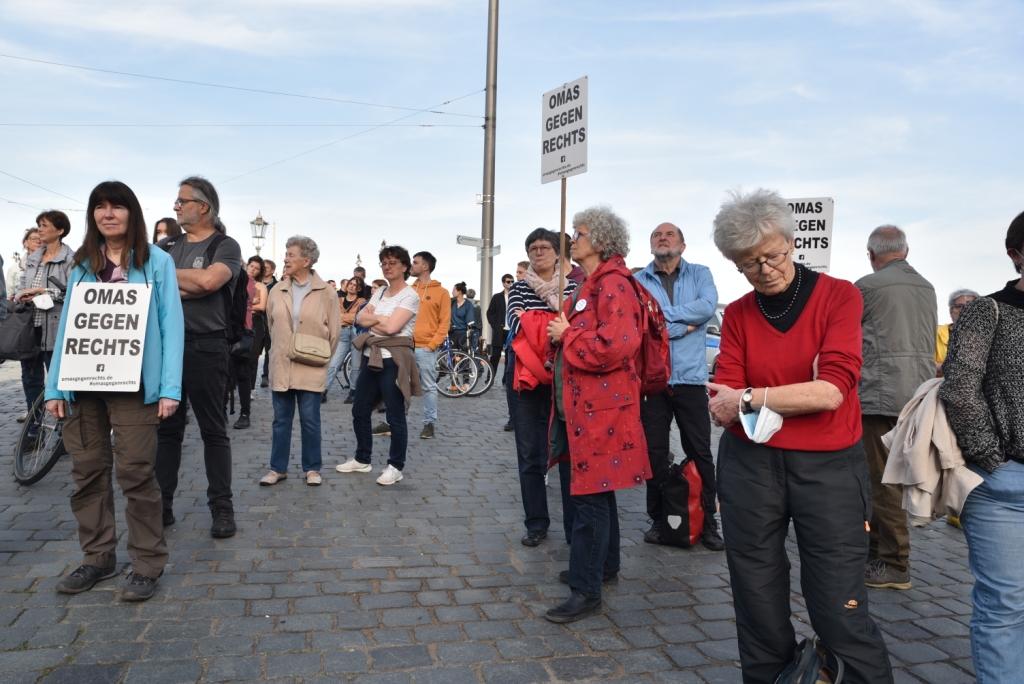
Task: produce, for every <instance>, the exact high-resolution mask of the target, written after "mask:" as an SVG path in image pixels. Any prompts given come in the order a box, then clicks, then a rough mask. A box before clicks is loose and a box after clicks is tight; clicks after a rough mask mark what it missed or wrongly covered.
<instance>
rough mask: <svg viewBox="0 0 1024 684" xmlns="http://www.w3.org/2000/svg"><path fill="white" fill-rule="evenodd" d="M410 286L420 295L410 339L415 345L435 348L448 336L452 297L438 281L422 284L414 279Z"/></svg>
mask: <svg viewBox="0 0 1024 684" xmlns="http://www.w3.org/2000/svg"><path fill="white" fill-rule="evenodd" d="M412 288H413V289H414V290H416V294H418V295H419V296H420V310H419V312H418V313H417V314H416V327H415V328H413V331H412V341H413V344H415V345H416V346H417V347H427V348H429V349H437V348H438V347H440V346H441V343H442V342H444V338H446V337H448V328H449V326H450V325H451V320H452V298H451V296H449V294H448V291H447V290H446V289H444V287H443V286H442V285H441V283H440V281H437V280H431V281H430V283H429V284H427V285H424V284H423V283H421V282H420V281H418V280H416V281H413V283H412Z"/></svg>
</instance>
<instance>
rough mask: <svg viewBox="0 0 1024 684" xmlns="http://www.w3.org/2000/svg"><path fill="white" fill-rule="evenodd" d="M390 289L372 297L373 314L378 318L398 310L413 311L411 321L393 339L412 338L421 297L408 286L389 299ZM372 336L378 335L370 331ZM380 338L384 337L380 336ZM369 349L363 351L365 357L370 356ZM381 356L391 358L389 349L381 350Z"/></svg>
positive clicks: (382, 290)
mask: <svg viewBox="0 0 1024 684" xmlns="http://www.w3.org/2000/svg"><path fill="white" fill-rule="evenodd" d="M389 289H390V288H384V287H382V288H381V289H379V290H377V294H375V295H373V296H372V297H370V302H369V304H368V305H367V306H369V305H370V304H372V305H373V307H374V310H373V312H374V313H375V314H377V315H378V316H390V315H391V314H393V313H394V312H395V311H396V310H397V309H400V308H401V309H408V310H409V311H412V317H411V318H410V319H409V321H408V322H407V323H406V324H405V325H403V326H402V329H401V330H399V331H398V332H397V333H395V334H394V335H392V337H412V331H413V328H415V327H416V313H417V312H418V311H419V310H420V296H419V295H418V294H416V290H415V289H413V288H411V287H409V286H408V285H406V286H405V287H404V288H402V291H401V292H399V293H398V294H396V295H395V296H394V297H388V296H387V294H388V290H389ZM370 334H371V335H377V333H375V332H373V331H370ZM378 337H384V336H383V335H378ZM369 355H370V349H369V347H367V348H365V349H363V356H369ZM380 355H381V356H383V357H384V358H385V359H390V358H391V352H390V351H388V350H387V349H383V348H382V349H381V350H380Z"/></svg>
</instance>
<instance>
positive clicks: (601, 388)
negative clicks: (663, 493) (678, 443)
mask: <svg viewBox="0 0 1024 684" xmlns="http://www.w3.org/2000/svg"><path fill="white" fill-rule="evenodd" d="M629 277H630V272H629V269H628V268H626V262H625V261H624V260H623V258H622V257H621V256H618V255H616V256H614V257H612V258H611V259H609V260H608V261H606V262H604V263H602V264H601V265H600V266H599V267H598V268H597V270H595V271H594V272H593V273H592V274H591V275H590V277H589V278H588V279H587V280H585V281H584V282H583V283H582V284H581V285H580V287H579V290H578V293H579V294H578V297H577V299H576V305H575V306H573V304H572V300H571V299H567V300H566V302H565V309H564V310H565V314H566V317H567V318H568V319H569V326H570V327H569V328H568V329H567V330H566V331H565V333H564V334H563V335H562V339H561V347H562V351H561V353H562V406H563V408H564V410H565V428H566V431H567V433H568V434H567V437H568V444H569V455H568V456H569V459H570V461H571V463H572V480H571V483H572V484H571V486H570V491H571V493H572V494H573V495H574V496H578V495H582V494H597V493H600V492H608V491H614V490H616V489H624V488H626V487H635V486H637V485H640V484H643V483H644V481H646V480H647V479H649V478H650V477H651V465H650V461H648V459H647V440H646V438H645V437H644V430H643V425H642V424H641V422H640V399H641V397H640V378H639V377H638V376H637V372H636V366H635V362H636V356H637V353H638V352H639V350H640V341H641V340H640V329H639V328H640V325H641V323H640V321H641V309H640V302H639V300H638V299H637V297H636V293H635V292H634V291H633V287H632V285H631V284H630V282H629ZM555 399H556V401H557V399H558V398H557V397H555ZM552 413H554V412H552ZM554 420H555V418H554V416H553V421H554ZM564 458H565V454H555V453H554V452H552V463H554V462H557V461H558V460H564Z"/></svg>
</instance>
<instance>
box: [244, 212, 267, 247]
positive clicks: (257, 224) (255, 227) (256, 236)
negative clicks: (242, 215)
mask: <svg viewBox="0 0 1024 684" xmlns="http://www.w3.org/2000/svg"><path fill="white" fill-rule="evenodd" d="M269 225H270V224H269V223H267V222H266V221H264V220H263V216H262V215H261V214H260V212H256V218H255V219H253V220H252V221H249V227H250V228H252V246H253V247H255V248H256V255H257V256H259V253H260V249H262V248H263V243H264V242H266V239H267V226H269Z"/></svg>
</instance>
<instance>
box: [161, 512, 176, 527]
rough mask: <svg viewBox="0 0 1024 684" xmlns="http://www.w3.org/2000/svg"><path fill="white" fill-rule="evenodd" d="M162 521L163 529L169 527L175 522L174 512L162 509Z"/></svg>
mask: <svg viewBox="0 0 1024 684" xmlns="http://www.w3.org/2000/svg"><path fill="white" fill-rule="evenodd" d="M163 519H164V527H170V526H171V525H173V524H174V522H175V520H174V511H173V510H171V509H170V508H165V509H164V514H163Z"/></svg>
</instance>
